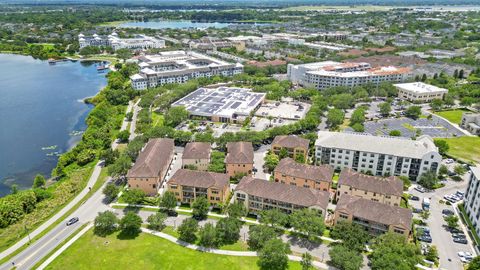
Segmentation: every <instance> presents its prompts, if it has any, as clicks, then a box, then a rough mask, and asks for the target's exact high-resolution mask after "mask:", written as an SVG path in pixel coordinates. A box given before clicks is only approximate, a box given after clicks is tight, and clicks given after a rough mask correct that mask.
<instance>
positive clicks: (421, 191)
mask: <svg viewBox="0 0 480 270" xmlns="http://www.w3.org/2000/svg"><path fill="white" fill-rule="evenodd" d="M415 190H416V191H418V192H420V193H425V191H426V190H425V188H424V187H422V186H416V187H415Z"/></svg>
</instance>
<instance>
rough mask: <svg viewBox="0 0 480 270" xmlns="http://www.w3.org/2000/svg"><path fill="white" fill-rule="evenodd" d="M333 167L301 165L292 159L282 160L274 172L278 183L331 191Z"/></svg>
mask: <svg viewBox="0 0 480 270" xmlns="http://www.w3.org/2000/svg"><path fill="white" fill-rule="evenodd" d="M333 173H334V170H333V167H332V166H330V165H320V166H314V165H307V164H300V163H298V162H296V161H295V160H293V159H291V158H284V159H282V160H280V162H279V163H278V165H277V167H275V170H274V171H273V175H274V180H275V182H277V183H282V184H287V185H293V186H298V187H304V188H313V189H317V190H323V191H329V190H330V188H331V185H332V178H333Z"/></svg>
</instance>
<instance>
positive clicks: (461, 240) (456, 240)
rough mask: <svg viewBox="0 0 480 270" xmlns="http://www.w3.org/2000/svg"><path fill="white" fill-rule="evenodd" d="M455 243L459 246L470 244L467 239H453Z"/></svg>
mask: <svg viewBox="0 0 480 270" xmlns="http://www.w3.org/2000/svg"><path fill="white" fill-rule="evenodd" d="M453 242H455V243H459V244H468V241H467V239H465V238H453Z"/></svg>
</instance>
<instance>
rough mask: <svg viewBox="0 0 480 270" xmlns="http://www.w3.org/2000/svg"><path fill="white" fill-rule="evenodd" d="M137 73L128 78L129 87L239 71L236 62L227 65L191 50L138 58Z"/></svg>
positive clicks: (239, 66)
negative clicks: (130, 81) (138, 69)
mask: <svg viewBox="0 0 480 270" xmlns="http://www.w3.org/2000/svg"><path fill="white" fill-rule="evenodd" d="M138 60H139V62H140V63H139V66H140V72H139V73H138V74H135V75H133V76H131V77H130V79H131V80H132V87H133V89H136V90H143V89H147V88H150V87H156V86H158V85H164V84H167V83H184V82H186V81H188V80H191V79H195V78H210V77H213V76H216V75H220V76H233V75H236V74H240V73H242V72H243V65H242V64H240V63H236V64H231V63H227V62H225V61H221V60H219V59H216V58H213V57H210V56H207V55H203V54H199V53H196V52H192V51H169V52H160V53H159V54H157V55H145V56H141V57H140V58H139V59H138Z"/></svg>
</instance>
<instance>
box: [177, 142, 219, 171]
mask: <svg viewBox="0 0 480 270" xmlns="http://www.w3.org/2000/svg"><path fill="white" fill-rule="evenodd" d="M211 152H212V146H211V145H210V143H206V142H189V143H187V145H185V149H184V150H183V155H182V168H184V169H185V168H188V167H191V166H194V167H195V169H196V170H199V171H206V170H207V169H208V165H209V164H210V154H211Z"/></svg>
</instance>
